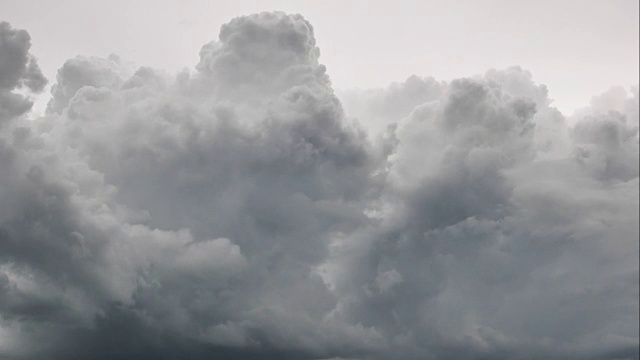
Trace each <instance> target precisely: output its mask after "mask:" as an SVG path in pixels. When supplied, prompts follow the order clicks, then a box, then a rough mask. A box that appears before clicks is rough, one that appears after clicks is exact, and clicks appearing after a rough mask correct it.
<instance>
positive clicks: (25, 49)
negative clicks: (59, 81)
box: [0, 22, 47, 122]
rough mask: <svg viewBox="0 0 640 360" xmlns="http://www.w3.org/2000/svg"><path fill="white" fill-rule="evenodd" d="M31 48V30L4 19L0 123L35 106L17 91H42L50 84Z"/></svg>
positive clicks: (1, 26)
mask: <svg viewBox="0 0 640 360" xmlns="http://www.w3.org/2000/svg"><path fill="white" fill-rule="evenodd" d="M30 47H31V37H30V36H29V33H27V32H26V31H24V30H15V29H13V28H11V26H10V25H9V24H8V23H6V22H0V122H2V121H4V120H7V119H10V118H13V117H16V116H19V115H22V114H24V113H25V112H27V111H29V110H30V109H31V106H32V105H33V103H32V102H31V100H29V98H28V97H26V96H25V95H23V94H19V93H15V92H14V90H22V89H25V90H28V91H31V92H40V91H42V90H43V88H44V86H45V85H46V84H47V80H46V79H45V78H44V76H43V75H42V72H40V68H39V67H38V63H37V61H36V59H35V58H34V57H33V56H32V55H31V54H29V48H30Z"/></svg>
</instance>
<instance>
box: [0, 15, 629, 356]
mask: <svg viewBox="0 0 640 360" xmlns="http://www.w3.org/2000/svg"><path fill="white" fill-rule="evenodd" d="M29 48H30V37H29V35H28V33H27V32H26V31H24V30H15V29H13V28H12V27H11V26H10V25H9V24H7V23H0V357H2V358H8V359H36V358H47V359H69V358H92V359H114V358H118V359H140V358H154V359H175V358H185V359H329V358H334V359H336V358H342V359H346V358H350V359H380V360H382V359H417V358H420V359H449V358H452V359H480V358H490V359H520V358H522V359H623V358H628V359H637V351H638V344H639V341H638V328H637V325H638V238H639V234H638V213H639V210H638V90H637V88H636V89H633V90H632V92H631V94H628V93H627V92H626V90H624V89H621V88H613V89H611V90H609V91H608V92H606V93H604V94H603V95H601V96H599V97H594V100H593V101H592V104H591V106H589V107H587V108H584V109H582V110H581V111H579V112H577V113H576V115H575V116H574V117H572V118H570V119H566V118H565V116H564V115H563V114H561V113H560V112H559V111H558V110H557V109H555V108H554V107H553V106H552V105H551V104H552V102H551V100H550V99H549V98H548V92H547V89H546V87H545V86H544V85H538V84H536V83H535V82H534V81H533V79H532V75H531V74H530V73H529V72H528V71H526V70H523V69H522V68H520V67H512V68H508V69H505V70H490V71H488V72H487V73H486V74H485V75H483V76H476V77H470V78H464V79H458V80H454V81H451V82H443V81H437V80H435V79H433V78H429V77H418V76H413V77H410V78H409V79H407V80H406V81H405V82H402V83H395V84H392V85H390V86H389V87H388V88H386V89H378V90H372V91H351V92H347V93H344V94H340V99H339V98H338V97H337V96H336V94H334V91H333V89H332V87H331V82H330V79H329V76H328V75H327V70H326V68H325V67H324V66H323V65H321V64H320V63H319V58H320V50H319V49H318V47H317V46H316V41H315V38H314V30H313V27H312V26H311V24H309V22H307V21H306V20H305V19H304V18H303V17H302V16H301V15H287V14H284V13H280V12H275V13H260V14H255V15H249V16H243V17H238V18H235V19H232V20H231V21H230V22H229V23H227V24H225V25H223V26H222V28H221V30H220V35H219V38H218V40H215V41H212V42H210V43H208V44H205V45H204V46H203V47H202V50H201V51H200V62H199V63H198V64H197V65H196V67H195V69H193V70H184V71H182V72H180V73H177V74H172V73H168V72H165V71H162V70H158V69H152V68H148V67H140V68H137V67H136V66H134V65H132V64H130V63H128V62H127V61H126V60H123V59H121V58H120V57H118V56H116V55H111V56H109V57H108V58H95V57H83V56H78V57H76V58H74V59H71V60H68V61H67V62H66V63H65V64H64V65H63V66H62V67H61V68H60V70H59V71H58V76H57V79H56V81H55V84H54V85H53V86H52V91H51V94H52V98H51V100H50V102H49V104H48V106H47V111H46V114H45V116H43V117H41V118H38V119H33V120H29V119H28V118H27V115H28V111H29V110H30V108H31V105H32V97H33V94H35V93H38V92H40V91H42V90H43V88H44V86H45V84H46V79H45V78H44V76H43V75H42V73H41V72H40V70H39V68H38V65H37V62H36V60H35V58H34V57H33V56H32V55H31V54H30V53H29Z"/></svg>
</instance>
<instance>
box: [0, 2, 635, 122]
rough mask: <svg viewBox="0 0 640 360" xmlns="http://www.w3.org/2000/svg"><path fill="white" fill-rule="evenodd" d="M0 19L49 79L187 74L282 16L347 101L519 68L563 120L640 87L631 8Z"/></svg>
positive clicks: (52, 12)
mask: <svg viewBox="0 0 640 360" xmlns="http://www.w3.org/2000/svg"><path fill="white" fill-rule="evenodd" d="M0 9H2V10H1V14H2V17H3V19H4V20H5V21H9V22H10V23H12V24H14V25H15V26H17V27H20V28H25V29H29V32H30V33H31V35H32V36H33V37H34V41H33V48H32V52H33V53H34V54H35V55H36V56H37V57H38V58H40V59H41V61H40V63H41V66H42V68H43V72H44V74H45V75H46V76H47V77H48V78H50V79H54V78H55V73H56V71H57V69H58V68H59V67H60V66H61V65H62V63H63V62H64V61H65V60H66V59H68V58H71V57H73V56H75V55H78V54H84V55H96V56H107V55H109V54H111V53H116V54H118V55H120V56H122V57H123V58H124V59H127V60H130V61H133V62H135V63H136V64H138V65H146V66H152V67H157V68H162V69H169V70H180V69H181V68H183V67H192V66H193V65H194V64H195V63H197V60H198V58H197V54H198V51H199V50H200V47H201V46H202V44H203V43H205V42H206V41H208V40H210V39H212V38H214V37H215V36H216V35H217V33H218V30H219V28H220V26H221V25H222V24H223V23H225V22H227V21H228V20H229V19H231V18H232V17H235V16H238V15H241V14H249V13H254V12H259V11H264V10H282V11H285V12H289V13H301V14H303V15H304V16H305V17H306V18H307V19H308V20H309V21H310V22H311V23H312V24H313V26H314V27H315V29H316V38H317V41H318V45H319V47H320V48H321V50H322V57H321V62H322V63H323V64H325V65H326V66H327V68H328V72H329V74H330V76H331V78H332V81H333V83H334V87H336V88H339V89H343V90H344V89H348V88H352V87H360V88H368V87H382V86H386V85H387V84H388V83H390V82H392V81H403V80H404V79H406V78H407V77H408V76H409V75H412V74H416V75H419V76H434V77H435V78H437V79H439V80H451V79H454V78H457V77H462V76H471V75H475V74H482V73H484V72H485V71H486V70H487V69H489V68H505V67H508V66H512V65H520V66H522V67H523V68H525V69H527V70H529V71H531V72H532V73H533V74H534V76H535V79H536V80H537V82H539V83H542V84H546V85H547V86H548V87H549V88H550V97H551V98H552V99H554V100H555V102H554V104H555V105H556V107H558V108H559V109H560V110H561V111H563V112H565V113H567V114H570V113H571V112H572V111H573V110H575V109H576V108H579V107H582V106H586V105H587V104H588V102H589V100H590V98H591V96H592V95H593V94H595V93H598V92H600V91H602V89H607V88H609V87H610V86H613V85H620V86H625V87H628V86H633V85H636V84H637V83H638V43H639V41H638V1H636V0H611V1H584V0H563V1H555V0H539V1H508V0H486V1H463V0H454V1H444V0H443V1H433V0H425V1H407V0H397V1H354V0H326V1H304V0H302V1H286V0H258V1H235V0H234V1H230V0H217V1H209V0H185V1H166V0H139V1H127V0H113V1H95V0H90V1H83V0H61V1H37V0H0ZM45 102H46V101H45V100H41V101H40V102H39V103H38V105H37V107H38V108H43V105H42V104H44V103H45Z"/></svg>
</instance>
